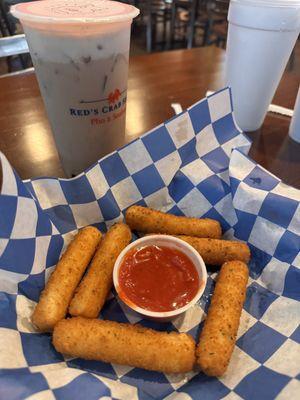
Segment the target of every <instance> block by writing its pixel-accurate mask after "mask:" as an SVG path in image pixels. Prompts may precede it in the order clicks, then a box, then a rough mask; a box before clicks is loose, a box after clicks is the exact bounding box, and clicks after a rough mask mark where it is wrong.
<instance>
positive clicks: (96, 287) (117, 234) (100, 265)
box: [69, 223, 131, 318]
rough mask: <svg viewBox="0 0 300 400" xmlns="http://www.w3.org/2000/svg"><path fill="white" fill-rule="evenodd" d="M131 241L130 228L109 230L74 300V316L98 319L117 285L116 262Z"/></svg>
mask: <svg viewBox="0 0 300 400" xmlns="http://www.w3.org/2000/svg"><path fill="white" fill-rule="evenodd" d="M130 240H131V231H130V229H129V227H128V226H127V225H125V224H122V223H120V224H115V225H113V226H112V227H111V228H110V229H109V231H108V232H107V234H106V235H105V236H104V238H103V239H102V241H101V243H100V246H99V248H98V250H97V251H96V254H95V256H94V258H93V260H92V262H91V265H90V268H89V269H88V271H87V273H86V275H85V276H84V278H83V280H82V281H81V283H80V285H79V287H78V289H77V290H76V293H75V296H74V298H73V299H72V301H71V304H70V307H69V313H70V314H71V315H73V316H79V315H80V316H82V317H86V318H96V317H97V316H98V314H99V312H100V310H101V308H102V307H103V304H104V303H105V300H106V298H107V295H108V293H109V291H110V290H111V287H112V284H113V268H114V264H115V261H116V259H117V257H118V255H119V254H120V253H121V251H122V250H123V249H124V248H125V247H126V246H127V245H128V244H129V243H130Z"/></svg>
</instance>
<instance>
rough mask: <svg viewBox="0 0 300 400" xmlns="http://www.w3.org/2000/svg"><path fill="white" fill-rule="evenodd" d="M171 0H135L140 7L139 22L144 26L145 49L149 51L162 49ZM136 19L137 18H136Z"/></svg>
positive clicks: (164, 42)
mask: <svg viewBox="0 0 300 400" xmlns="http://www.w3.org/2000/svg"><path fill="white" fill-rule="evenodd" d="M171 2H172V0H136V1H135V5H136V6H137V7H138V8H139V9H140V11H141V14H140V20H141V24H142V25H143V26H145V27H146V49H147V52H148V53H150V52H152V51H153V50H156V49H157V48H161V49H162V50H164V48H165V44H166V38H167V24H168V22H169V21H170V18H171ZM137 21H138V20H137Z"/></svg>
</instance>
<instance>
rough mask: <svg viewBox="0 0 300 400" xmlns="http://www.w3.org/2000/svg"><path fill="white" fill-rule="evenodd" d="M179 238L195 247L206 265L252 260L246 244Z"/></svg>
mask: <svg viewBox="0 0 300 400" xmlns="http://www.w3.org/2000/svg"><path fill="white" fill-rule="evenodd" d="M177 237H178V238H179V239H181V240H184V241H185V242H187V243H189V244H190V245H191V246H192V247H194V249H195V250H196V251H197V252H198V253H199V254H200V256H201V257H202V258H203V261H204V262H205V263H206V264H211V265H222V264H224V263H225V262H227V261H233V260H238V261H243V262H245V263H248V262H249V259H250V249H249V247H248V246H247V245H246V243H242V242H235V241H231V240H220V239H210V238H197V237H193V236H184V235H179V236H177Z"/></svg>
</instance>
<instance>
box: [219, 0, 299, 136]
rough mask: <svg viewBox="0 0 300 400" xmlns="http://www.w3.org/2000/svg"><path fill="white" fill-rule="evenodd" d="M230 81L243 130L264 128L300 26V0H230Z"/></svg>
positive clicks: (227, 80)
mask: <svg viewBox="0 0 300 400" xmlns="http://www.w3.org/2000/svg"><path fill="white" fill-rule="evenodd" d="M228 21H229V28H228V39H227V49H226V68H225V76H226V78H225V79H226V84H227V85H228V86H230V87H231V88H232V98H233V107H234V114H235V119H236V122H237V124H238V125H239V126H240V128H241V129H242V130H244V131H254V130H256V129H259V128H260V126H261V125H262V123H263V120H264V118H265V115H266V113H267V109H268V106H269V104H270V103H271V100H272V98H273V96H274V93H275V91H276V88H277V86H278V84H279V81H280V78H281V76H282V74H283V71H284V68H285V66H286V64H287V62H288V59H289V57H290V54H291V52H292V50H293V47H294V45H295V42H296V40H297V37H298V35H299V32H300V0H231V2H230V7H229V11H228Z"/></svg>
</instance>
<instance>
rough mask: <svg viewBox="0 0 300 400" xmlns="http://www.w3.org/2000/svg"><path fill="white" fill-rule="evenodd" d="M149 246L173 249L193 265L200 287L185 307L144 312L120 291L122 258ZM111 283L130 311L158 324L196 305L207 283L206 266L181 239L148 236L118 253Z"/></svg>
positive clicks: (165, 236)
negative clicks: (135, 250) (133, 250)
mask: <svg viewBox="0 0 300 400" xmlns="http://www.w3.org/2000/svg"><path fill="white" fill-rule="evenodd" d="M151 245H156V246H165V247H169V248H174V249H176V250H179V251H181V252H182V253H184V254H185V255H186V256H187V257H188V258H189V259H190V260H191V261H192V263H193V264H194V266H195V268H196V271H197V273H198V277H199V282H200V285H199V288H198V291H197V293H196V295H195V296H194V298H193V299H192V300H191V301H190V302H189V303H188V304H186V305H185V306H183V307H181V308H177V309H175V310H172V311H166V312H158V311H149V310H145V309H144V308H141V307H139V306H137V305H135V304H133V303H132V301H130V300H129V299H128V298H127V297H126V296H125V295H124V294H123V293H122V291H121V290H120V287H119V270H120V266H121V264H122V261H123V259H124V257H125V256H126V254H127V253H128V252H129V251H130V250H132V249H135V248H136V249H138V248H140V247H144V246H151ZM113 281H114V286H115V289H116V291H117V293H118V296H119V298H120V299H121V300H122V302H123V303H125V304H126V306H128V307H129V308H130V309H131V310H133V311H135V312H137V313H139V314H140V315H141V316H142V317H145V318H148V319H152V320H156V321H159V322H168V321H171V320H173V319H174V318H175V317H178V316H179V315H180V314H183V313H184V312H185V311H187V310H188V309H189V308H191V307H193V306H194V305H195V304H196V303H197V301H198V300H199V299H200V298H201V296H202V294H203V292H204V290H205V286H206V282H207V271H206V266H205V263H204V261H203V259H202V257H201V256H200V255H199V253H197V251H196V250H195V249H194V248H193V247H192V246H191V245H189V244H188V243H186V242H184V241H183V240H181V239H178V238H175V237H173V236H168V235H149V236H145V237H143V238H141V239H138V240H136V241H135V242H132V243H130V244H129V245H128V246H127V247H125V249H124V250H123V251H122V252H121V253H120V255H119V257H118V258H117V260H116V262H115V265H114V271H113Z"/></svg>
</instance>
